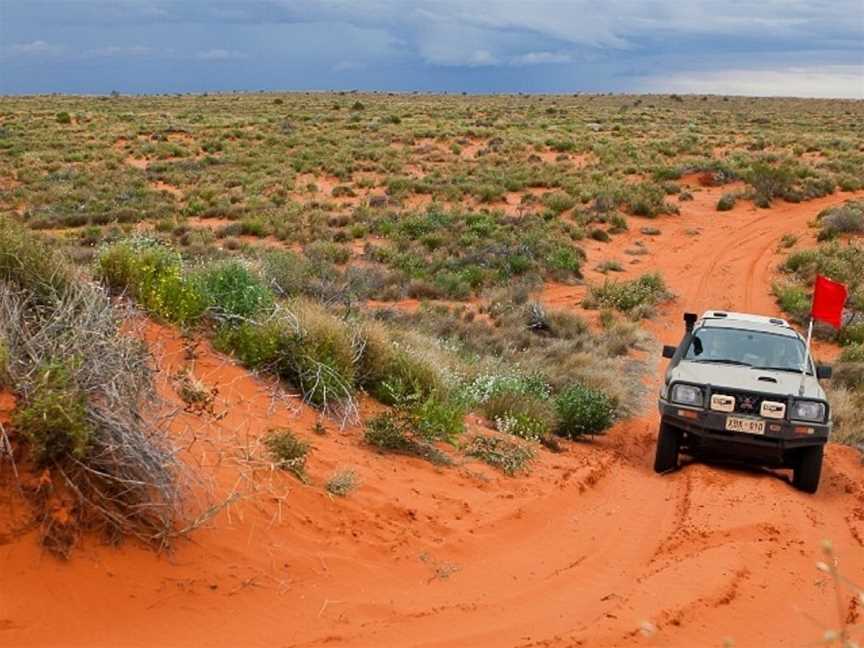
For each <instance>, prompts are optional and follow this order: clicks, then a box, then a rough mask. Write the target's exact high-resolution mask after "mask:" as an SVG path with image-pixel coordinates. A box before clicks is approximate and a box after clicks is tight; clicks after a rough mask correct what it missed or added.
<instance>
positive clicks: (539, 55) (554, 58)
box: [509, 52, 574, 65]
mask: <svg viewBox="0 0 864 648" xmlns="http://www.w3.org/2000/svg"><path fill="white" fill-rule="evenodd" d="M573 61H574V58H573V55H572V54H568V53H566V52H528V53H527V54H520V55H518V56H514V57H512V58H511V59H510V61H509V63H510V64H511V65H548V64H552V63H557V64H561V63H572V62H573Z"/></svg>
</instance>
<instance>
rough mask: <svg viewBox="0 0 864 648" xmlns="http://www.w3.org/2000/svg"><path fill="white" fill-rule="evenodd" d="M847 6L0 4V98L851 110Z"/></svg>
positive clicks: (858, 42) (854, 63)
mask: <svg viewBox="0 0 864 648" xmlns="http://www.w3.org/2000/svg"><path fill="white" fill-rule="evenodd" d="M862 42H864V5H862V3H861V1H860V0H850V1H846V0H839V1H822V2H819V1H816V2H813V1H810V2H803V1H796V0H792V1H785V2H779V1H776V0H775V1H771V0H767V1H766V0H761V1H755V0H740V1H738V2H730V1H727V2H716V1H711V2H706V1H701V2H700V1H691V2H680V0H676V1H674V2H673V1H671V0H654V1H650V0H607V1H600V0H571V1H564V0H534V1H530V0H520V1H514V0H414V1H412V0H318V1H312V0H269V1H264V0H247V1H242V0H235V1H234V2H219V1H216V2H204V1H200V0H183V1H181V0H178V1H175V2H168V1H160V0H112V1H110V2H108V1H104V0H66V1H62V0H54V1H46V0H0V66H2V69H0V90H2V91H3V92H6V93H13V92H14V93H17V92H51V91H61V92H107V91H110V90H112V89H118V90H121V91H125V92H160V91H172V92H177V91H199V90H230V89H242V90H250V89H326V88H346V87H357V88H363V89H397V90H411V89H420V90H449V91H457V90H467V91H475V92H498V91H527V92H544V91H548V92H571V91H579V90H595V91H596V90H613V91H628V90H632V91H642V90H651V91H673V90H674V91H677V92H687V91H696V92H710V91H712V90H713V89H715V88H716V91H717V92H736V91H738V92H743V93H751V94H752V93H755V94H804V95H807V94H817V95H818V94H829V95H844V96H862V95H864V78H862V75H864V49H862Z"/></svg>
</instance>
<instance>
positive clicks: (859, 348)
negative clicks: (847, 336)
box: [840, 342, 864, 362]
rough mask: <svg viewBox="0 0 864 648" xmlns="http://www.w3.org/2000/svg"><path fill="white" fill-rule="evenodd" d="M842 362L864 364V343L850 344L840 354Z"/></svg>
mask: <svg viewBox="0 0 864 648" xmlns="http://www.w3.org/2000/svg"><path fill="white" fill-rule="evenodd" d="M840 362H864V342H856V343H854V344H850V345H849V346H847V347H846V348H844V349H843V351H842V353H841V354H840Z"/></svg>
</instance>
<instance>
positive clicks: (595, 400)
mask: <svg viewBox="0 0 864 648" xmlns="http://www.w3.org/2000/svg"><path fill="white" fill-rule="evenodd" d="M616 407H617V404H616V403H615V402H614V400H613V399H611V398H609V396H607V395H606V394H604V393H603V392H601V391H597V390H594V389H589V388H588V387H583V386H582V385H572V386H570V387H568V388H566V389H564V390H563V391H562V392H561V393H560V394H558V396H557V397H556V399H555V409H556V413H557V414H558V428H557V430H556V432H557V433H558V434H559V435H561V436H564V437H567V438H570V439H574V438H576V437H580V436H583V435H585V434H601V433H602V432H603V431H605V430H606V429H607V428H608V427H610V426H611V425H612V423H613V421H614V420H615V410H616Z"/></svg>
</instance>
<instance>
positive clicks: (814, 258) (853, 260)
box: [774, 203, 864, 449]
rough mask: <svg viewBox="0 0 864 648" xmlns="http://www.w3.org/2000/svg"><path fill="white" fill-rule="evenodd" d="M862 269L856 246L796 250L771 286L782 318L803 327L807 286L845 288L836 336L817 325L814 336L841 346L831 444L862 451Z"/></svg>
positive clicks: (833, 386)
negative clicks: (823, 279)
mask: <svg viewBox="0 0 864 648" xmlns="http://www.w3.org/2000/svg"><path fill="white" fill-rule="evenodd" d="M847 206H848V203H847ZM844 207H845V206H844ZM840 209H843V208H840ZM833 213H837V212H833ZM824 217H825V216H824V212H823V218H822V219H820V220H823V221H824ZM843 218H845V215H844V216H843ZM823 225H824V222H823ZM823 231H824V230H823ZM861 268H864V246H862V245H861V243H860V242H858V241H853V242H850V243H841V242H839V241H831V242H827V243H822V244H820V245H819V246H818V247H816V248H813V249H806V250H798V251H796V252H792V253H791V254H790V255H789V256H788V257H787V258H786V260H785V261H784V262H783V264H782V265H781V270H782V271H783V272H785V273H786V275H787V278H786V281H784V282H782V283H777V284H775V285H774V295H775V296H776V298H777V302H778V304H779V305H780V307H781V308H782V309H783V310H784V311H785V312H786V313H788V314H789V315H790V316H791V317H792V318H793V319H795V320H796V321H798V322H800V323H804V322H806V321H807V320H808V318H809V315H810V306H811V300H812V286H813V281H814V278H815V276H816V274H817V273H818V274H823V275H826V276H829V277H831V278H833V279H836V280H838V281H842V282H843V283H845V284H846V285H847V287H848V290H849V298H848V300H847V302H846V308H845V309H844V316H843V326H842V327H841V328H840V330H839V331H835V330H834V329H833V328H831V327H829V326H824V325H818V326H817V327H816V328H815V331H816V334H817V335H820V336H823V337H829V338H833V339H834V340H835V341H836V342H838V343H839V344H841V345H843V350H842V351H841V353H840V356H839V358H838V359H837V361H836V362H835V364H834V374H833V377H832V379H831V383H830V387H829V388H828V389H827V390H826V391H827V393H828V400H829V402H830V403H831V411H832V418H833V420H834V431H833V433H832V437H831V438H832V440H833V441H836V442H838V443H847V444H850V445H855V446H858V447H861V448H862V449H864V424H862V419H861V416H860V412H861V408H862V407H864V274H862V272H861Z"/></svg>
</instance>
